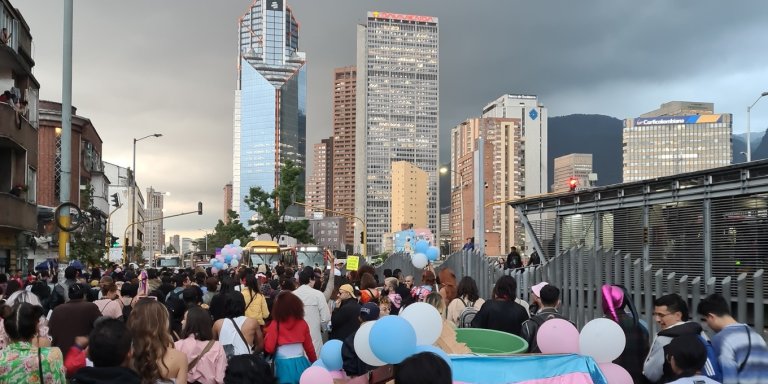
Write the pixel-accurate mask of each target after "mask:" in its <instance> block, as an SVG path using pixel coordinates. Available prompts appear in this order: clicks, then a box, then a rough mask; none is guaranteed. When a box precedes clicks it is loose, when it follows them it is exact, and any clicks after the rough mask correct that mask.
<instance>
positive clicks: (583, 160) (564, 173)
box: [552, 153, 592, 192]
mask: <svg viewBox="0 0 768 384" xmlns="http://www.w3.org/2000/svg"><path fill="white" fill-rule="evenodd" d="M590 173H592V154H591V153H570V154H567V155H565V156H560V157H556V158H555V179H554V181H555V182H554V184H552V192H567V191H568V190H569V189H570V186H569V182H570V179H571V178H572V177H573V178H575V179H576V190H577V191H578V190H582V189H584V188H588V187H589V186H590V180H589V174H590Z"/></svg>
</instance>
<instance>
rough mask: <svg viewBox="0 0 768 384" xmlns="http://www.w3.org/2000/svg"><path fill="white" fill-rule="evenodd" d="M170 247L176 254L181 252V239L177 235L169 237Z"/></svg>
mask: <svg viewBox="0 0 768 384" xmlns="http://www.w3.org/2000/svg"><path fill="white" fill-rule="evenodd" d="M171 245H172V246H173V249H174V250H176V252H177V253H180V252H181V237H180V236H179V235H173V236H171Z"/></svg>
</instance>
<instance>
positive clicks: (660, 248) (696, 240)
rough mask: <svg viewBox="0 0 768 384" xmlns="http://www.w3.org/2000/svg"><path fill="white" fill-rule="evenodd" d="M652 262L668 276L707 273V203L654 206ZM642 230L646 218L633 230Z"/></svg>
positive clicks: (650, 233) (650, 237)
mask: <svg viewBox="0 0 768 384" xmlns="http://www.w3.org/2000/svg"><path fill="white" fill-rule="evenodd" d="M648 213H649V220H648V222H649V228H648V241H649V244H650V253H649V256H650V262H651V264H653V267H654V269H659V268H663V269H664V272H665V275H666V274H669V273H670V272H675V273H676V274H677V276H678V277H680V276H683V275H689V276H691V277H693V276H703V275H704V219H703V217H704V206H703V204H702V202H701V201H696V202H685V203H674V204H665V205H654V206H651V207H650V208H649V210H648ZM638 229H640V230H639V232H642V221H640V223H639V226H638V225H636V226H635V228H634V229H633V230H635V231H637V230H638Z"/></svg>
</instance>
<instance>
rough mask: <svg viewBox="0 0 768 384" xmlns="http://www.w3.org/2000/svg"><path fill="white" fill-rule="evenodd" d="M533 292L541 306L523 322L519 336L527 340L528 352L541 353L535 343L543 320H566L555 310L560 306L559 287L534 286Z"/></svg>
mask: <svg viewBox="0 0 768 384" xmlns="http://www.w3.org/2000/svg"><path fill="white" fill-rule="evenodd" d="M534 289H535V291H534V294H535V295H536V296H538V297H539V300H540V302H541V307H540V309H539V311H538V312H537V313H536V314H535V315H533V316H531V318H530V319H528V320H526V321H525V322H523V326H522V329H521V330H520V337H522V338H523V339H525V341H527V342H528V353H541V349H539V345H538V344H537V343H536V335H537V334H538V332H539V328H541V325H542V324H544V322H546V321H548V320H552V319H563V320H568V318H567V317H565V316H563V315H561V314H560V313H559V312H558V311H557V307H559V306H560V289H559V288H557V287H555V286H554V285H551V284H544V285H541V286H534Z"/></svg>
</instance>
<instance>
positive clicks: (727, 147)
mask: <svg viewBox="0 0 768 384" xmlns="http://www.w3.org/2000/svg"><path fill="white" fill-rule="evenodd" d="M714 109H715V105H714V104H713V103H697V102H688V101H670V102H668V103H664V104H662V105H661V108H659V109H657V110H655V111H651V112H648V113H644V114H643V115H641V116H640V117H638V118H636V119H626V120H624V131H623V140H622V141H623V144H624V145H623V148H624V161H623V163H624V168H623V176H624V182H625V183H628V182H632V181H639V180H646V179H653V178H656V177H662V176H669V175H675V174H679V173H686V172H695V171H700V170H703V169H709V168H717V167H724V166H726V165H728V164H730V163H731V159H732V157H733V153H732V149H731V145H732V144H731V133H732V131H733V117H732V116H731V114H729V113H723V114H715V113H714Z"/></svg>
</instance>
